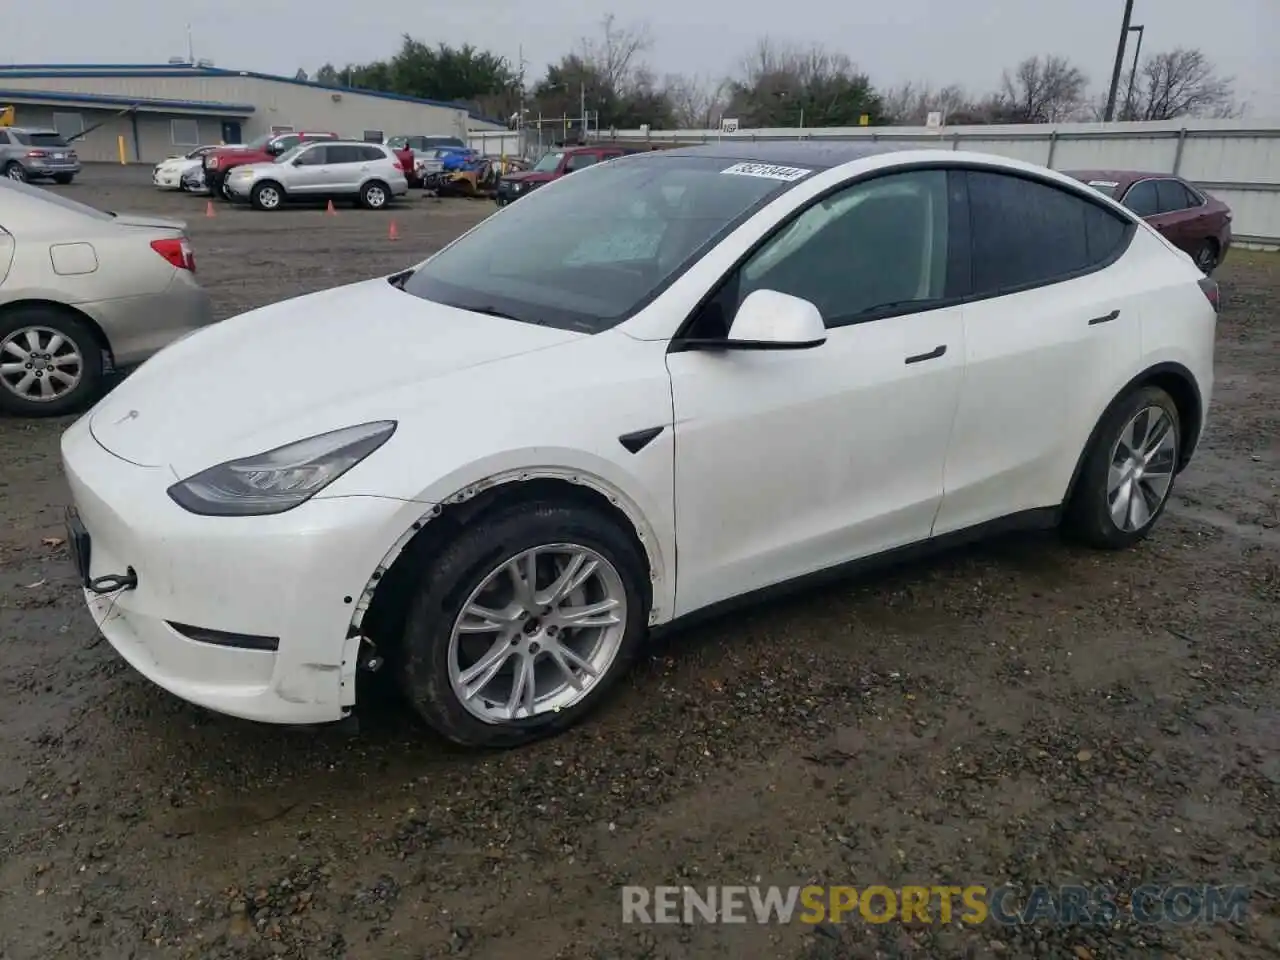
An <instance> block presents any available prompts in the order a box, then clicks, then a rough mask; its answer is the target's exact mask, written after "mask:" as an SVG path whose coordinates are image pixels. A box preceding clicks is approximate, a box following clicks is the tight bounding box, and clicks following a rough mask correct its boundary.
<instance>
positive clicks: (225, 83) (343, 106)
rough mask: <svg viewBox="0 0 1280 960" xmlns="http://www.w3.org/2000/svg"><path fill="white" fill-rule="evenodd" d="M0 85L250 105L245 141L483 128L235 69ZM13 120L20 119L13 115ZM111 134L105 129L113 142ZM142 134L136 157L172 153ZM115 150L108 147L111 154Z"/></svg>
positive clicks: (3, 81) (452, 116)
mask: <svg viewBox="0 0 1280 960" xmlns="http://www.w3.org/2000/svg"><path fill="white" fill-rule="evenodd" d="M0 86H3V87H4V88H5V89H7V90H12V91H18V90H32V91H37V90H39V91H44V90H47V91H53V92H58V93H64V94H67V93H87V94H97V95H99V96H103V95H106V96H119V97H141V98H150V99H157V100H186V101H192V100H196V101H204V102H218V103H234V104H251V105H253V107H254V108H255V110H254V113H253V114H251V115H250V116H248V117H245V118H243V119H242V120H241V122H242V124H243V136H244V139H246V140H248V139H252V138H253V137H256V136H258V135H259V134H262V133H266V132H268V131H269V130H270V129H271V127H273V126H292V127H293V128H294V129H296V130H324V131H329V130H332V131H334V132H335V133H338V134H341V135H343V136H350V137H357V138H358V137H360V136H361V134H362V133H363V131H365V130H382V131H384V132H385V133H386V135H387V136H394V135H395V134H397V133H403V134H408V133H418V134H428V135H436V136H455V137H464V138H465V137H466V136H467V130H468V128H469V127H473V126H482V124H481V123H479V122H477V121H475V120H473V119H472V118H471V117H470V116H469V115H468V113H467V112H466V111H465V110H462V109H460V108H456V107H446V106H432V105H429V104H421V103H414V102H411V101H406V100H393V99H388V98H384V97H375V96H369V95H367V94H361V93H353V92H351V91H348V90H341V91H338V90H329V89H325V88H321V87H312V86H304V85H302V84H296V83H288V82H283V81H273V80H266V79H262V78H259V77H249V76H239V75H234V74H221V75H206V74H199V73H195V74H193V75H192V76H166V75H156V76H110V75H107V76H92V77H86V76H71V75H68V76H48V75H45V76H40V77H26V76H21V75H13V74H5V73H4V72H3V71H0ZM16 106H17V110H18V113H19V118H21V117H22V115H23V113H24V112H25V111H30V110H31V109H32V108H29V107H24V106H22V105H21V104H17V105H16ZM57 109H58V111H59V112H77V111H76V109H75V108H74V107H71V106H67V107H62V106H59V107H58V108H57ZM49 112H50V113H51V112H52V109H50V111H49ZM78 112H81V113H87V112H88V111H85V110H80V111H78ZM107 112H110V111H107ZM228 119H230V118H228ZM19 122H20V123H21V122H27V121H24V120H21V119H19ZM140 122H141V120H140ZM89 123H90V121H89V119H88V116H86V117H85V125H86V126H88V125H89ZM166 123H167V120H166ZM126 124H127V121H126ZM216 129H220V128H215V130H216ZM117 132H118V133H123V132H125V131H123V130H120V131H117ZM115 135H116V134H114V133H113V134H110V135H107V136H108V137H109V139H110V140H111V141H112V143H114V140H115ZM157 136H158V135H157ZM146 139H147V145H146V146H145V151H144V155H143V156H141V158H140V159H141V160H142V161H143V162H148V163H149V162H153V161H154V160H157V159H160V158H161V157H162V156H164V155H167V153H168V152H171V151H168V150H161V151H159V154H158V155H157V152H156V148H155V146H154V140H155V139H156V137H153V136H151V135H150V134H149V135H148V136H147V138H146ZM214 139H217V138H216V137H215V138H214ZM95 149H96V147H95ZM114 156H115V152H114V146H113V147H112V151H111V158H114ZM108 159H110V158H108Z"/></svg>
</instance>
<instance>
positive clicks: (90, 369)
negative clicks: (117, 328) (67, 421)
mask: <svg viewBox="0 0 1280 960" xmlns="http://www.w3.org/2000/svg"><path fill="white" fill-rule="evenodd" d="M33 338H34V339H33ZM56 338H61V343H59V342H58V340H57V339H56ZM42 347H43V348H45V349H44V350H41V349H40V348H42ZM50 347H51V348H52V349H48V348H50ZM14 348H17V349H16V350H15V349H14ZM17 350H21V351H22V353H24V354H26V355H25V356H19V355H18V353H17ZM33 354H36V355H37V356H34V357H33V356H32V355H33ZM46 355H47V356H48V357H49V359H48V360H45V359H44V356H46ZM73 355H74V356H75V357H77V358H78V363H75V362H73V361H71V360H70V359H68V358H70V357H71V356H73ZM59 358H61V362H59ZM53 371H56V372H59V373H61V374H63V375H64V376H71V375H74V376H75V377H76V379H75V382H74V383H73V384H70V385H67V384H65V383H63V384H62V386H63V387H64V388H65V389H64V390H63V392H61V393H56V394H54V395H53V396H51V397H50V398H48V399H40V397H39V392H40V390H41V389H42V388H41V386H40V383H41V381H45V378H46V377H47V378H48V380H47V381H46V382H48V383H50V384H54V385H55V387H54V389H57V385H58V384H59V380H60V379H61V378H56V379H55V376H54V375H52V372H53ZM28 375H32V376H37V379H35V380H28V379H27V376H28ZM101 389H102V349H101V347H100V346H99V345H98V338H97V337H96V336H95V335H94V333H93V331H92V330H91V329H90V328H89V325H88V324H87V323H86V322H85V321H83V320H81V319H79V318H78V317H76V316H75V315H74V314H72V313H71V312H70V311H63V310H58V309H56V308H50V307H18V308H17V309H15V310H9V311H6V312H4V313H0V410H3V411H4V412H5V413H10V414H16V415H18V416H22V417H59V416H63V415H65V414H69V413H76V412H78V411H80V410H83V409H84V408H85V407H87V406H89V404H91V403H92V402H93V401H95V400H97V399H98V396H99V394H100V393H101Z"/></svg>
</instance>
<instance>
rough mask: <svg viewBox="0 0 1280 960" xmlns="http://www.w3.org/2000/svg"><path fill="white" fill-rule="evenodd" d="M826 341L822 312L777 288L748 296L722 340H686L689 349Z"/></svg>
mask: <svg viewBox="0 0 1280 960" xmlns="http://www.w3.org/2000/svg"><path fill="white" fill-rule="evenodd" d="M826 342H827V327H826V324H825V323H823V320H822V312H821V311H820V310H819V309H818V308H817V307H816V306H814V305H813V304H812V303H810V302H809V301H808V300H804V299H801V298H800V297H793V296H791V295H790V294H788V293H779V292H778V291H777V290H756V291H753V292H752V293H749V294H748V295H747V298H746V299H745V300H743V301H742V304H741V306H739V307H738V312H737V313H736V314H735V315H734V318H733V323H732V324H731V325H730V327H729V336H728V337H726V338H725V339H723V340H720V339H711V340H685V341H683V342H682V343H681V346H682V347H683V348H684V349H692V350H808V349H810V348H812V347H820V346H822V344H824V343H826Z"/></svg>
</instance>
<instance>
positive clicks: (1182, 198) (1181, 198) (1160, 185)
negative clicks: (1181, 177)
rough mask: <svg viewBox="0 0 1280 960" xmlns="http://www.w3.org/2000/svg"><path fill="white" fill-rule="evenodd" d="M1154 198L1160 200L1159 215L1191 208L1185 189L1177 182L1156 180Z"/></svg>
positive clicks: (1189, 198) (1191, 204)
mask: <svg viewBox="0 0 1280 960" xmlns="http://www.w3.org/2000/svg"><path fill="white" fill-rule="evenodd" d="M1156 196H1157V197H1158V198H1159V200H1160V212H1161V213H1177V212H1178V211H1179V210H1185V209H1187V207H1190V206H1193V203H1192V201H1191V197H1190V196H1188V194H1187V188H1186V187H1184V186H1183V185H1182V184H1181V183H1179V182H1178V181H1177V180H1157V181H1156Z"/></svg>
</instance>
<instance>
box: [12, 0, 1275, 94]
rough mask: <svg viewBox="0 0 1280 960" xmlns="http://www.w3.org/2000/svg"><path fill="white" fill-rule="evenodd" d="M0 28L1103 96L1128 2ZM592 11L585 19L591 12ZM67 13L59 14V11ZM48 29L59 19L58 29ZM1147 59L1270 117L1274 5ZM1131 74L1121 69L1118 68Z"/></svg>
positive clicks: (401, 9)
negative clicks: (1198, 54) (829, 67)
mask: <svg viewBox="0 0 1280 960" xmlns="http://www.w3.org/2000/svg"><path fill="white" fill-rule="evenodd" d="M6 7H7V8H8V9H6V10H5V12H4V13H3V15H2V16H3V26H2V27H0V62H2V63H15V62H16V63H121V62H133V63H149V62H163V61H164V60H166V59H168V58H169V57H170V56H181V55H185V54H186V52H187V33H186V24H187V22H188V21H190V22H191V25H192V31H193V34H194V39H195V54H196V56H197V57H208V58H210V59H212V60H213V61H214V62H215V63H216V64H217V65H218V66H220V67H228V68H234V69H241V70H258V71H263V72H268V73H285V74H289V75H292V74H293V73H294V72H295V71H296V70H297V69H298V67H303V68H304V69H306V70H308V71H314V70H315V69H316V68H317V67H319V66H320V65H321V64H323V63H325V62H326V61H332V62H333V63H335V64H338V65H341V64H344V63H347V62H349V61H356V62H359V61H365V60H370V59H375V58H378V57H383V56H386V55H388V54H390V53H392V52H393V51H394V50H395V48H396V47H397V46H398V44H399V36H400V34H402V33H405V32H408V33H410V34H412V35H413V36H414V37H415V38H418V39H421V40H425V41H427V42H431V43H434V42H438V41H444V42H446V43H450V44H455V45H456V44H462V43H472V44H474V45H476V46H478V47H483V48H487V49H490V50H493V51H495V52H497V53H499V54H502V55H503V56H506V57H508V58H509V59H510V60H511V61H512V62H513V63H515V62H516V60H517V56H518V50H519V47H520V45H521V44H523V48H524V57H525V60H526V61H527V67H526V69H527V71H529V75H530V76H531V77H532V76H535V75H537V74H540V73H541V70H542V68H544V67H545V65H546V64H547V63H548V62H549V61H552V60H555V59H557V58H558V57H559V55H560V54H561V53H563V52H564V51H565V50H566V49H567V48H569V47H572V46H573V45H574V44H575V43H576V42H577V41H578V38H580V37H582V36H584V35H588V34H598V33H599V18H600V17H601V16H602V15H603V13H605V12H607V11H612V12H613V13H614V15H615V16H616V18H617V20H618V22H619V23H620V24H638V23H647V24H648V27H649V32H650V34H651V36H652V37H653V41H654V42H653V46H652V48H651V49H650V51H649V52H648V54H647V60H648V63H649V65H650V66H652V67H653V69H654V70H655V72H657V73H658V74H659V75H661V74H664V73H686V74H697V75H702V76H717V77H718V76H723V75H724V74H726V73H731V72H733V71H735V69H736V68H737V65H738V63H739V62H740V60H741V58H742V55H743V54H744V53H745V52H746V51H748V50H749V49H750V48H751V47H752V46H753V44H754V43H755V41H756V40H757V38H759V37H761V36H764V35H768V36H770V37H772V38H774V39H776V40H779V41H786V42H792V41H793V42H801V43H809V42H813V41H821V42H822V43H824V44H826V45H827V46H828V47H830V48H831V49H834V50H839V51H841V52H844V53H847V54H849V55H850V56H851V57H852V58H853V59H854V60H855V61H857V62H858V63H859V64H860V65H861V66H862V68H863V69H865V70H866V71H867V72H869V73H870V74H871V76H872V78H873V80H874V81H875V82H876V83H878V84H881V85H893V84H897V83H901V82H903V81H906V80H929V81H932V82H933V83H935V84H938V85H941V84H945V83H950V82H958V83H962V84H964V85H965V86H967V87H969V88H971V89H972V90H974V91H984V90H987V89H990V88H993V87H994V86H995V85H996V84H997V83H998V81H999V78H1000V72H1001V68H1002V67H1004V66H1007V65H1011V64H1013V63H1016V62H1017V61H1018V60H1019V59H1021V58H1022V57H1025V56H1029V55H1031V54H1034V53H1056V54H1062V55H1064V56H1067V57H1069V58H1070V59H1071V60H1073V61H1074V62H1076V63H1078V64H1079V65H1080V66H1081V67H1083V68H1084V70H1085V71H1086V72H1087V73H1088V74H1089V78H1090V81H1091V83H1092V86H1093V87H1094V89H1104V88H1105V87H1106V84H1107V83H1108V81H1109V79H1110V71H1111V63H1112V59H1113V57H1114V56H1115V44H1116V39H1117V36H1118V33H1119V25H1120V18H1121V15H1122V11H1123V7H1124V3H1123V0H1053V2H1049V0H963V2H955V0H888V2H878V3H865V4H853V3H849V2H847V0H846V2H843V3H842V2H838V0H789V2H787V3H781V4H773V3H744V2H741V0H737V2H730V0H695V2H690V0H612V5H605V4H602V5H600V6H595V5H592V4H586V3H582V2H579V0H434V2H430V3H427V2H423V0H376V2H372V3H360V4H358V5H357V6H354V7H353V6H351V5H350V4H346V3H338V2H336V0H327V2H325V0H321V2H317V0H216V2H215V0H187V2H176V0H112V2H110V3H101V4H81V5H78V6H76V8H75V10H74V12H73V26H72V28H71V29H67V30H56V29H50V23H51V22H52V21H51V20H50V8H49V7H48V6H46V5H44V4H39V3H8V4H6ZM593 8H594V9H595V10H596V11H597V12H594V13H592V12H588V11H590V10H592V9H593ZM68 12H69V9H68V8H64V9H63V10H62V14H67V13H68ZM54 19H55V20H56V19H57V18H56V16H55V18H54ZM1134 22H1135V23H1141V24H1143V25H1144V26H1145V27H1146V33H1145V36H1144V39H1143V50H1144V52H1145V51H1158V50H1165V49H1170V48H1172V47H1176V46H1199V47H1201V48H1202V49H1203V50H1204V51H1205V52H1206V53H1207V54H1208V55H1209V56H1210V57H1211V58H1212V59H1213V60H1214V61H1215V62H1216V63H1217V64H1218V65H1219V66H1220V68H1221V70H1222V71H1223V72H1224V73H1226V74H1229V75H1232V76H1234V77H1235V78H1236V81H1237V84H1236V85H1237V91H1238V94H1239V96H1240V97H1241V99H1244V100H1247V101H1248V102H1249V103H1250V106H1251V110H1250V114H1251V115H1252V116H1254V117H1255V118H1268V119H1280V53H1278V51H1277V42H1278V41H1280V0H1214V2H1211V3H1206V2H1204V0H1137V2H1136V4H1135V8H1134ZM1126 69H1127V68H1126Z"/></svg>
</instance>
